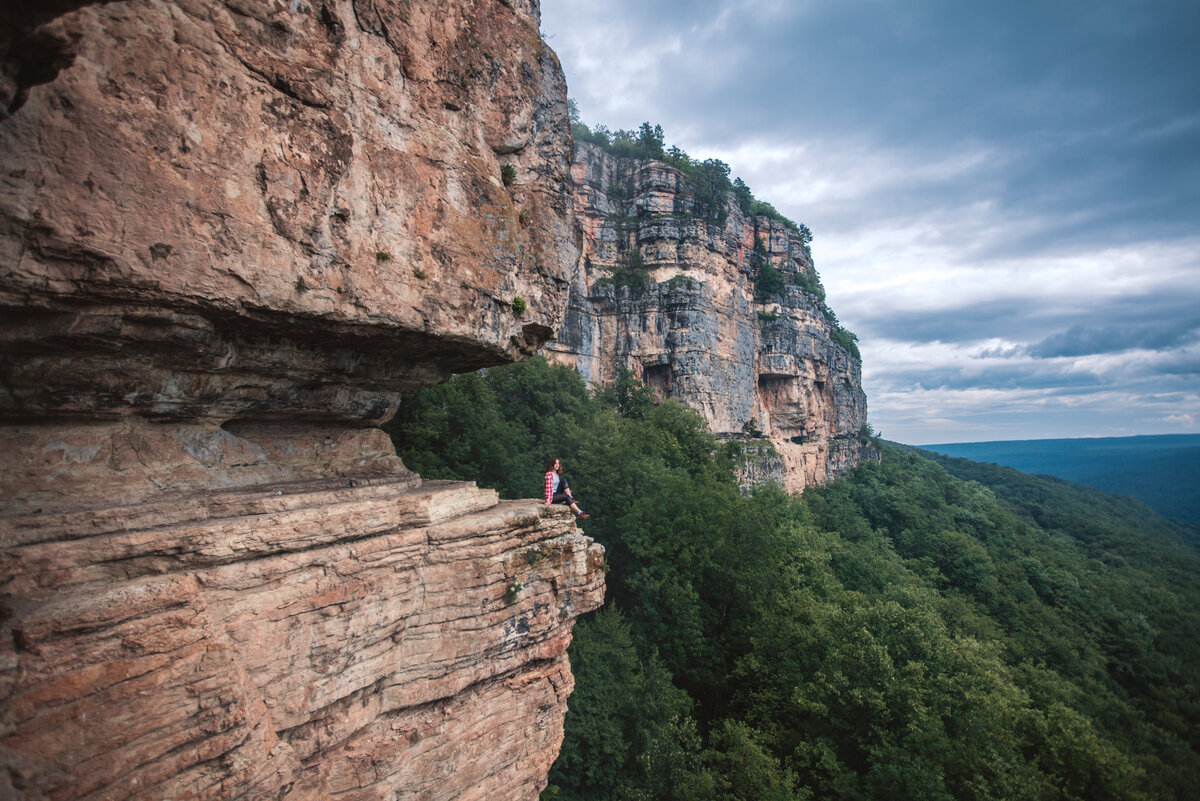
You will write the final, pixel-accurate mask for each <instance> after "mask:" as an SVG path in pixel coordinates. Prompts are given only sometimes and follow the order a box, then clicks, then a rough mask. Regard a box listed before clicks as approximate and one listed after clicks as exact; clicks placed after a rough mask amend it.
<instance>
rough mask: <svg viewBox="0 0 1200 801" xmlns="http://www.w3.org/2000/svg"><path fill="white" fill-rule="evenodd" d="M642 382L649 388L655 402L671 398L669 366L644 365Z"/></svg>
mask: <svg viewBox="0 0 1200 801" xmlns="http://www.w3.org/2000/svg"><path fill="white" fill-rule="evenodd" d="M642 381H643V382H644V383H645V385H646V386H647V387H649V388H650V392H651V393H652V394H653V395H654V400H655V401H661V400H665V399H667V398H669V397H671V365H669V364H648V365H646V366H645V367H643V368H642Z"/></svg>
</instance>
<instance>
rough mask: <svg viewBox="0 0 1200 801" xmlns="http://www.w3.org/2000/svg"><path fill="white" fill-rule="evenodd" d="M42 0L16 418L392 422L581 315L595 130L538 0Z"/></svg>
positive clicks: (8, 147) (1, 366)
mask: <svg viewBox="0 0 1200 801" xmlns="http://www.w3.org/2000/svg"><path fill="white" fill-rule="evenodd" d="M21 5H22V4H20V3H18V4H17V6H18V8H16V9H15V10H14V9H12V8H6V11H5V14H4V21H5V22H7V23H8V24H7V25H5V26H4V28H3V31H2V32H0V100H3V101H5V103H4V107H3V113H4V114H6V115H7V119H3V120H2V121H0V264H2V265H3V268H2V270H0V316H2V317H3V319H4V325H3V326H2V327H0V335H2V336H3V343H4V347H3V351H2V353H0V418H5V417H6V418H9V419H27V418H30V417H37V416H44V415H51V414H53V415H62V414H69V415H77V416H78V415H83V416H90V417H94V416H109V417H113V416H118V415H122V414H128V413H136V414H141V415H146V416H149V417H154V418H159V419H195V418H199V417H203V418H206V419H211V420H215V421H217V422H224V421H226V420H229V419H233V418H253V419H262V418H270V419H274V418H276V417H278V416H280V415H286V416H288V417H289V418H293V419H294V418H296V417H305V418H309V419H321V420H335V419H343V420H353V421H359V422H367V423H378V422H380V421H382V420H385V419H387V418H388V417H389V416H390V415H391V414H392V413H393V412H394V411H395V408H396V403H397V399H398V397H399V395H400V394H401V393H404V392H409V391H412V390H414V389H416V388H418V387H421V386H426V385H428V384H430V383H435V382H437V381H439V380H444V379H445V378H446V377H448V376H449V375H450V374H451V373H454V372H460V371H464V370H470V369H475V368H477V367H480V366H485V365H488V364H498V363H501V362H507V361H511V360H513V359H514V358H521V357H522V356H525V355H528V354H530V353H533V352H534V351H536V350H537V348H538V347H539V346H540V345H541V343H542V342H543V341H544V340H546V339H547V338H549V337H550V336H551V335H552V332H553V331H554V330H555V329H556V328H557V327H558V324H559V322H560V320H561V318H562V314H563V309H564V305H565V301H566V296H567V282H568V280H569V274H570V271H571V269H572V266H573V264H574V261H575V255H576V252H577V251H576V245H575V233H574V227H573V221H572V216H571V196H570V192H569V189H568V170H569V163H570V152H571V151H570V137H569V131H568V128H567V120H566V98H565V84H564V81H563V76H562V72H561V69H560V68H559V65H558V61H557V59H556V57H555V56H554V54H553V52H552V51H550V49H549V48H547V47H546V46H545V44H544V43H543V42H542V41H541V39H540V38H539V34H538V14H537V7H536V4H534V5H533V6H532V7H531V6H530V5H529V4H528V3H504V2H500V1H499V0H492V2H478V3H468V4H445V3H435V2H431V0H424V1H423V2H415V1H412V0H354V1H353V2H351V1H350V0H340V1H339V2H333V1H332V0H330V1H328V2H326V1H323V0H319V1H318V2H304V3H288V4H285V3H258V2H241V0H226V2H218V1H217V0H181V2H174V3H162V2H152V1H151V0H142V1H139V2H112V3H104V4H96V5H88V4H84V3H79V2H72V3H62V4H57V5H55V6H51V7H50V9H51V10H47V9H46V8H39V9H38V10H37V11H36V12H35V11H34V10H33V9H32V8H31V9H30V10H29V12H30V13H28V14H24V13H21V9H20V8H19V7H20V6H21ZM74 6H80V7H79V8H77V9H76V10H72V11H69V12H67V13H62V14H61V15H60V16H57V17H55V18H52V19H48V17H49V15H50V14H51V13H52V10H53V9H54V8H58V9H60V10H61V9H69V8H72V7H74ZM38 23H40V24H38ZM518 297H519V298H521V300H523V301H524V308H525V309H526V310H525V311H524V312H523V313H521V314H514V307H513V301H514V300H515V299H516V298H518Z"/></svg>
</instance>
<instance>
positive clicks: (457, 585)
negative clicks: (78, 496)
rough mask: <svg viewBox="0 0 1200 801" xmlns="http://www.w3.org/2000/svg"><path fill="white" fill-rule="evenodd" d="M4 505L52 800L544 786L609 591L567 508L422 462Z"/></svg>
mask: <svg viewBox="0 0 1200 801" xmlns="http://www.w3.org/2000/svg"><path fill="white" fill-rule="evenodd" d="M2 522H3V526H4V528H3V530H2V531H0V534H2V536H3V539H4V541H5V543H6V547H5V548H4V550H3V555H2V558H3V562H4V564H3V572H4V574H5V575H6V576H8V580H7V583H6V584H5V586H4V591H3V603H4V606H5V608H6V610H7V615H6V619H5V620H4V623H3V631H2V636H0V649H2V651H3V653H2V656H0V660H2V662H0V694H2V695H3V697H4V699H5V712H4V714H3V718H2V729H0V736H2V740H0V742H2V744H3V745H2V749H3V763H4V765H5V767H6V768H7V772H6V773H5V774H3V777H2V778H0V781H2V780H7V782H8V783H10V786H9V788H8V790H9V793H11V794H19V797H23V798H31V799H32V798H55V799H101V798H105V799H107V798H112V799H115V798H145V799H161V798H182V797H191V798H212V799H225V798H279V799H283V798H287V799H301V798H314V799H315V798H338V799H367V798H394V797H397V793H398V794H399V796H400V797H412V798H429V799H433V798H439V799H451V798H476V797H485V796H486V797H488V798H511V799H531V798H534V797H536V795H537V793H538V792H539V791H540V789H541V788H542V786H543V785H544V780H545V773H546V771H547V770H548V768H549V766H550V764H551V763H552V762H553V760H554V758H555V757H556V755H557V752H558V746H559V743H560V741H561V736H562V713H563V710H564V708H565V701H566V697H567V695H569V693H570V691H571V688H572V680H571V675H570V671H569V666H568V664H567V658H566V653H565V651H566V647H567V644H568V643H569V641H570V630H571V625H572V623H573V621H574V618H575V616H576V615H577V614H579V613H581V612H584V611H588V610H590V609H593V608H595V607H596V606H598V605H599V604H600V602H601V600H602V597H603V570H602V559H603V556H602V553H603V552H602V550H601V549H600V548H599V546H596V545H592V544H590V540H589V539H587V538H586V537H584V536H582V535H581V534H580V533H578V531H577V530H576V529H575V526H574V522H573V518H572V517H571V515H570V513H569V512H568V511H567V510H565V509H564V508H562V507H550V508H547V507H544V506H542V505H541V503H540V502H538V501H528V502H498V501H497V498H496V495H495V493H494V492H493V491H491V490H479V489H476V488H475V486H474V485H472V484H462V483H452V482H423V483H422V482H420V481H419V480H417V479H415V478H414V477H412V476H411V474H408V475H404V474H398V475H393V476H390V477H383V476H376V477H372V478H360V479H354V478H345V479H336V480H330V479H326V480H314V481H309V482H302V483H290V484H279V485H274V486H273V487H262V488H258V489H256V490H254V491H250V490H247V489H238V490H233V491H229V492H212V491H210V492H206V493H204V494H203V495H200V496H197V495H191V496H188V495H180V496H178V497H174V498H168V497H159V498H158V499H156V500H155V501H153V502H151V503H147V504H138V505H131V506H128V507H122V508H121V509H119V510H117V509H112V508H108V509H102V510H75V511H73V512H69V513H59V514H53V515H51V514H46V513H40V514H34V515H28V516H9V517H6V518H5V519H4V520H3V521H2Z"/></svg>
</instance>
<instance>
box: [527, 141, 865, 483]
mask: <svg viewBox="0 0 1200 801" xmlns="http://www.w3.org/2000/svg"><path fill="white" fill-rule="evenodd" d="M572 176H573V179H574V182H575V210H576V214H577V216H578V217H579V219H580V222H581V225H582V228H583V249H582V254H581V256H580V270H579V274H578V277H577V279H576V282H575V283H574V284H573V286H572V291H571V298H570V303H569V307H568V311H567V317H566V320H565V322H564V324H563V328H562V331H561V332H560V333H559V335H558V337H557V339H556V340H555V341H553V342H551V343H549V344H548V345H547V351H548V353H550V354H551V356H552V358H555V359H556V360H558V361H562V362H565V363H568V364H572V365H574V366H575V367H576V368H577V369H578V370H579V371H580V372H581V373H582V374H583V375H584V377H585V378H587V379H588V380H589V381H592V382H595V383H597V384H600V385H608V384H611V383H612V382H613V381H614V380H615V378H616V376H617V375H618V374H619V372H620V371H621V370H622V369H627V370H630V371H632V373H633V375H634V376H635V377H636V378H638V379H640V380H642V381H643V382H644V383H645V384H647V385H648V386H649V387H650V388H651V389H653V390H654V391H655V392H656V393H657V394H659V395H660V396H662V397H672V398H676V399H678V400H680V401H682V402H684V403H686V404H688V405H689V406H691V407H693V408H694V409H696V410H698V411H699V412H700V413H701V414H702V415H704V417H705V418H706V419H707V420H708V422H709V425H710V427H711V428H712V430H713V431H714V432H716V433H717V434H719V435H723V436H725V437H726V438H742V439H747V440H748V441H749V443H748V444H751V445H753V447H751V448H750V449H749V452H750V456H749V457H748V466H747V468H746V470H745V471H743V472H744V475H743V476H742V480H743V481H744V483H747V484H753V483H761V482H763V481H767V480H772V479H777V480H780V481H782V482H783V483H784V485H785V486H786V487H788V488H789V489H791V490H800V489H803V488H804V487H805V486H806V485H810V484H813V483H823V482H824V481H826V480H828V479H829V478H831V477H833V476H836V475H838V474H840V473H842V472H844V471H846V470H848V469H850V468H851V467H853V466H854V465H855V464H856V463H857V461H858V459H859V457H860V450H861V443H860V442H859V433H860V431H861V430H862V427H863V425H864V424H865V423H866V417H867V407H866V396H865V394H864V393H863V391H862V372H861V371H862V367H861V361H860V360H859V358H858V356H857V355H856V354H853V353H851V352H850V350H848V348H847V346H846V344H845V340H844V337H845V333H844V332H841V337H842V338H843V341H842V342H839V341H838V338H839V329H838V327H837V325H836V323H835V322H834V321H833V320H831V319H829V315H827V314H826V313H825V312H824V304H823V303H822V302H821V300H820V299H819V298H818V297H816V296H814V295H813V294H812V293H811V292H809V291H806V290H805V289H804V288H802V285H803V284H806V285H807V286H809V287H816V286H818V283H817V276H816V271H815V268H814V266H813V262H812V258H811V256H810V254H809V252H808V248H807V247H806V246H805V244H804V242H803V241H802V240H801V239H800V236H799V234H798V233H797V232H796V231H794V230H792V229H791V228H789V227H787V226H785V225H784V224H783V223H782V222H780V221H778V220H774V219H771V218H770V217H767V216H760V217H747V216H746V215H745V214H744V213H743V212H742V210H741V209H740V208H739V207H738V206H737V204H735V203H732V202H731V203H730V204H729V209H728V215H727V217H726V219H725V221H724V223H723V224H721V225H717V224H714V223H712V222H710V221H707V220H705V219H702V218H701V217H699V216H697V215H696V214H695V213H694V212H693V210H694V205H695V204H694V200H693V197H692V195H691V192H690V190H689V189H688V186H687V181H686V179H685V177H684V175H683V173H682V172H681V171H680V170H678V169H675V168H673V167H671V166H669V165H667V164H664V163H661V162H657V161H639V160H635V159H623V158H617V157H614V156H613V155H612V154H610V153H608V152H606V151H604V150H603V149H601V148H599V147H597V146H595V145H591V144H578V145H576V148H575V158H574V162H573V166H572ZM764 265H765V266H769V267H771V268H772V269H775V270H777V271H778V272H779V273H780V274H781V275H782V277H783V279H784V280H785V281H789V282H790V283H788V284H786V285H785V286H784V287H783V288H782V289H781V291H778V292H773V293H771V294H769V295H766V296H764V297H758V296H756V282H757V281H758V279H759V274H760V271H761V270H762V268H763V266H764ZM614 277H615V279H616V280H614ZM631 281H632V282H634V284H635V285H630V283H631ZM638 283H640V284H641V285H637V284H638ZM760 435H765V437H766V439H767V440H769V442H770V446H769V447H765V448H764V447H763V444H762V443H761V440H759V436H760ZM756 440H758V444H754V443H755V441H756Z"/></svg>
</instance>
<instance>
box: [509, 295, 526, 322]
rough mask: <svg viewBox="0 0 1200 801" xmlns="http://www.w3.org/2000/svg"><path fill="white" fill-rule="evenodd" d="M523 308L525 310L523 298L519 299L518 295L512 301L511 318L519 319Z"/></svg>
mask: <svg viewBox="0 0 1200 801" xmlns="http://www.w3.org/2000/svg"><path fill="white" fill-rule="evenodd" d="M525 308H526V307H525V298H523V297H521V296H520V295H517V296H516V297H514V298H513V299H512V313H513V317H520V316H521V315H522V314H524V313H525Z"/></svg>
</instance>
